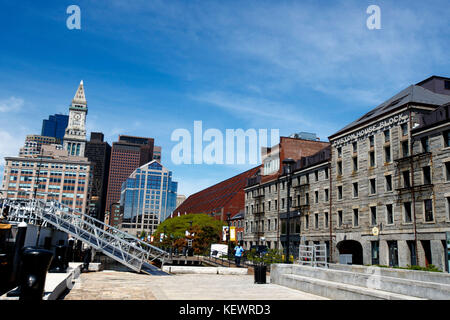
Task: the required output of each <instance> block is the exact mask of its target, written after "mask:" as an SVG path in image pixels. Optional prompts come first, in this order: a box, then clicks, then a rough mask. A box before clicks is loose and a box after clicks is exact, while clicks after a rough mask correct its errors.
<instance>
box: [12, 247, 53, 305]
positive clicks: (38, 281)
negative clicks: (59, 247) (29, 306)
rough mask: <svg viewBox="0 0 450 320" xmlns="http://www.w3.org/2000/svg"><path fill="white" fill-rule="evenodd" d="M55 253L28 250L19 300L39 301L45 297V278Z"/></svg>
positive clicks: (24, 259) (24, 255) (26, 251)
mask: <svg viewBox="0 0 450 320" xmlns="http://www.w3.org/2000/svg"><path fill="white" fill-rule="evenodd" d="M52 259H53V253H52V252H51V251H49V250H45V249H28V250H25V251H24V253H23V258H22V261H23V269H22V275H21V278H20V286H21V290H20V296H19V300H25V301H39V300H42V297H43V296H44V289H45V278H46V276H47V271H48V268H49V267H50V263H51V262H52Z"/></svg>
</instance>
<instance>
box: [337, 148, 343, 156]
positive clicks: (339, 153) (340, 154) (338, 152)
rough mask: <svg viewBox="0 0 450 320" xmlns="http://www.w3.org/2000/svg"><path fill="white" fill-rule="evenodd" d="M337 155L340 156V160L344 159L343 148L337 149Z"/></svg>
mask: <svg viewBox="0 0 450 320" xmlns="http://www.w3.org/2000/svg"><path fill="white" fill-rule="evenodd" d="M337 154H338V158H341V157H342V148H341V147H339V148H337Z"/></svg>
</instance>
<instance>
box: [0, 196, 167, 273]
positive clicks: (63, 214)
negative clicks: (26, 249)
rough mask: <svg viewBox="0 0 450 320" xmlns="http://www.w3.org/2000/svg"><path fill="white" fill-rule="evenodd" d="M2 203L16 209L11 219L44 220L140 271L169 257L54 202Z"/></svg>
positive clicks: (140, 241) (119, 231)
mask: <svg viewBox="0 0 450 320" xmlns="http://www.w3.org/2000/svg"><path fill="white" fill-rule="evenodd" d="M1 202H3V203H7V204H8V205H9V206H10V207H11V208H12V209H13V211H12V212H10V214H9V217H8V218H9V219H22V220H24V219H28V220H29V221H30V222H31V223H36V221H37V220H38V219H40V220H44V221H45V222H46V223H48V224H51V225H53V226H55V227H56V228H58V229H61V230H63V231H65V232H67V233H68V234H71V235H72V236H74V237H75V238H77V239H79V240H81V241H84V242H87V243H89V244H90V245H92V246H93V247H95V248H96V249H99V250H101V251H102V252H103V253H104V254H106V255H108V256H110V257H111V258H113V259H115V260H117V261H119V262H121V263H123V264H125V265H127V266H128V267H130V268H132V269H133V270H135V271H138V272H139V271H140V269H141V267H142V264H143V263H144V262H145V261H146V260H150V261H152V260H155V259H160V260H161V261H162V263H163V264H164V260H165V259H166V258H168V257H169V254H168V253H167V252H165V251H164V250H161V249H160V248H157V247H154V246H152V245H150V244H148V243H146V242H144V241H142V240H140V239H138V238H137V237H134V236H132V235H130V234H128V233H126V232H124V231H122V230H119V229H117V228H114V227H111V226H108V225H106V224H105V223H103V222H102V221H99V220H97V219H95V218H93V217H90V216H88V215H86V214H84V213H82V212H79V211H77V210H75V209H73V208H70V207H68V206H66V205H64V204H62V203H59V202H56V201H54V200H52V201H49V202H44V201H43V200H41V199H11V198H7V199H0V203H1ZM99 226H103V229H102V228H100V227H99Z"/></svg>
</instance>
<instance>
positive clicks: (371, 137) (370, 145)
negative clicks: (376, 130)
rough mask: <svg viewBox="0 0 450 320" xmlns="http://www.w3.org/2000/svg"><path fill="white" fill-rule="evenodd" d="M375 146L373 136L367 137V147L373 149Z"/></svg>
mask: <svg viewBox="0 0 450 320" xmlns="http://www.w3.org/2000/svg"><path fill="white" fill-rule="evenodd" d="M374 146H375V137H374V136H370V137H369V147H370V148H373V147H374Z"/></svg>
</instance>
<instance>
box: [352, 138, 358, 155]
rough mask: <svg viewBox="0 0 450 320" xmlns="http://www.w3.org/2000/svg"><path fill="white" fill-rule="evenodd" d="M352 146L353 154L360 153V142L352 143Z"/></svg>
mask: <svg viewBox="0 0 450 320" xmlns="http://www.w3.org/2000/svg"><path fill="white" fill-rule="evenodd" d="M352 146H353V152H358V142H356V141H355V142H353V143H352Z"/></svg>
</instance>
